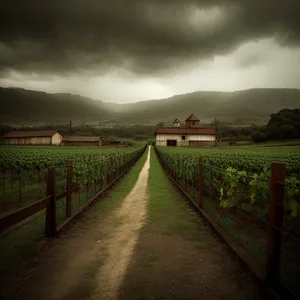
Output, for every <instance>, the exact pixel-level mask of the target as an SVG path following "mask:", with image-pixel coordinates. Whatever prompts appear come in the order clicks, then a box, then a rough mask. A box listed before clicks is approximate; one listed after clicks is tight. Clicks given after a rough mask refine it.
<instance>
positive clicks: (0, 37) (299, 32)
mask: <svg viewBox="0 0 300 300" xmlns="http://www.w3.org/2000/svg"><path fill="white" fill-rule="evenodd" d="M299 15H300V1H299V0H223V1H222V0H51V1H41V0H22V1H20V0H2V1H1V3H0V86H19V87H24V88H28V89H35V90H44V91H48V92H72V93H77V94H81V95H85V96H88V97H92V98H94V99H101V100H104V101H114V102H135V101H138V100H146V99H154V98H163V97H169V96H171V95H173V94H179V93H186V92H192V91H196V90H226V91H232V90H241V89H247V88H254V87H283V88H300V67H299V66H300V18H299Z"/></svg>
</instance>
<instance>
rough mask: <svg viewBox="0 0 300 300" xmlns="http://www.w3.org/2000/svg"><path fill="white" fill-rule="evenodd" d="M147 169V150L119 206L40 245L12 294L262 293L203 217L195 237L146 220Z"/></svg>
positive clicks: (60, 299) (51, 297) (63, 297)
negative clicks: (27, 275)
mask: <svg viewBox="0 0 300 300" xmlns="http://www.w3.org/2000/svg"><path fill="white" fill-rule="evenodd" d="M149 168H150V151H149V152H148V157H147V160H146V162H145V165H144V167H143V169H142V171H141V173H140V175H139V178H138V180H137V182H136V184H135V186H134V187H133V189H132V190H131V191H130V193H129V194H128V195H127V196H126V197H125V198H124V200H123V201H122V203H121V205H120V206H118V207H117V208H115V209H114V211H112V212H109V213H107V214H106V215H105V217H103V215H101V214H99V215H97V214H96V215H93V217H88V216H87V215H85V217H87V218H85V219H84V220H83V221H82V222H81V220H79V221H78V224H75V225H73V226H72V228H70V229H69V230H68V231H67V232H66V233H65V234H64V235H61V236H60V237H59V238H57V239H54V240H53V241H52V242H51V243H50V244H48V245H47V247H45V248H44V250H43V253H40V254H39V255H38V257H35V258H34V261H35V263H34V267H32V268H31V269H30V270H26V272H27V274H28V273H30V274H31V276H30V277H29V278H28V280H26V282H24V284H23V286H21V288H20V289H19V291H18V292H17V294H16V295H15V296H14V298H13V299H22V300H26V299H30V300H35V299H43V300H68V299H70V300H71V299H73V300H75V299H99V300H101V299H120V300H125V299H126V300H127V299H128V300H129V299H130V300H134V299H212V300H213V299H222V300H226V299H239V300H240V299H241V300H242V299H266V298H265V297H263V296H262V294H261V291H260V288H259V286H258V283H257V282H256V281H255V279H254V278H253V277H252V275H251V274H249V272H248V270H246V269H244V268H243V266H242V265H241V264H240V262H239V261H238V260H237V259H236V258H235V257H234V256H232V254H231V253H230V251H229V250H228V249H227V247H226V246H224V245H223V244H222V243H220V241H219V240H218V238H217V237H216V236H215V234H214V233H213V231H212V229H210V227H208V226H207V224H205V222H204V221H199V224H197V225H192V226H194V227H195V226H196V227H195V228H194V230H196V232H197V242H195V238H191V237H184V236H182V235H177V234H171V233H170V232H169V231H168V228H167V226H165V225H164V224H163V223H162V222H161V221H159V220H158V221H157V222H156V221H151V222H149V221H148V213H147V207H148V206H147V205H148V204H147V203H148V201H149V197H148V174H149ZM183 201H184V200H183ZM92 209H93V208H92ZM190 211H192V209H191V208H190V207H187V208H186V209H185V211H184V212H183V214H184V217H186V218H188V216H189V213H190ZM88 213H89V212H88ZM88 213H87V214H88ZM199 240H200V242H199ZM201 241H202V242H201Z"/></svg>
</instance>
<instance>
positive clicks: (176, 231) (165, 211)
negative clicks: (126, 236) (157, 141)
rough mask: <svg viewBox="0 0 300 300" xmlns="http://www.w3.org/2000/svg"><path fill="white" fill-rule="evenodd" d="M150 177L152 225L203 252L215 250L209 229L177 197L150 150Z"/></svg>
mask: <svg viewBox="0 0 300 300" xmlns="http://www.w3.org/2000/svg"><path fill="white" fill-rule="evenodd" d="M151 151H152V153H151V164H150V173H149V196H150V199H149V204H148V208H149V223H150V225H151V224H153V223H156V224H157V225H159V226H157V227H158V228H159V229H158V230H159V231H160V233H161V234H165V235H178V236H181V237H184V238H185V239H186V240H189V241H192V242H193V243H194V245H195V247H198V248H201V249H203V248H204V247H206V248H207V247H211V246H212V239H211V237H210V236H209V232H208V229H207V228H206V227H205V226H204V224H203V221H202V220H201V219H200V218H199V215H198V213H197V212H195V211H194V210H193V209H192V208H191V207H190V206H189V204H188V202H187V201H186V199H185V198H184V197H183V196H182V195H180V194H179V193H178V191H177V190H176V189H175V188H174V186H173V185H172V184H171V182H170V181H169V179H168V177H167V176H166V174H165V173H164V171H163V169H162V167H161V166H160V163H159V161H158V159H157V156H156V154H155V152H154V150H153V149H152V150H151Z"/></svg>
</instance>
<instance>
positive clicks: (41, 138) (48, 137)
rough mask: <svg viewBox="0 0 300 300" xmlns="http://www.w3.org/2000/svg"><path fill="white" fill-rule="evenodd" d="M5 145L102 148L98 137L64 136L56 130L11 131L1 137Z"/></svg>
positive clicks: (101, 142) (100, 139)
mask: <svg viewBox="0 0 300 300" xmlns="http://www.w3.org/2000/svg"><path fill="white" fill-rule="evenodd" d="M3 139H4V143H5V144H6V145H56V146H59V145H63V146H102V144H103V141H102V138H101V137H100V136H64V135H62V134H61V133H60V132H59V131H58V130H44V131H11V132H8V133H6V134H5V135H4V136H3Z"/></svg>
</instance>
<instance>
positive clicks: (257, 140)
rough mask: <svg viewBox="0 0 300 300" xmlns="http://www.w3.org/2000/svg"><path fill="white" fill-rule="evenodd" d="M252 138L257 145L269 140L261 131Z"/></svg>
mask: <svg viewBox="0 0 300 300" xmlns="http://www.w3.org/2000/svg"><path fill="white" fill-rule="evenodd" d="M251 137H252V140H253V141H254V142H255V143H261V142H265V141H266V140H267V136H266V135H265V134H264V133H263V132H260V131H256V132H254V133H253V134H252V136H251Z"/></svg>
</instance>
